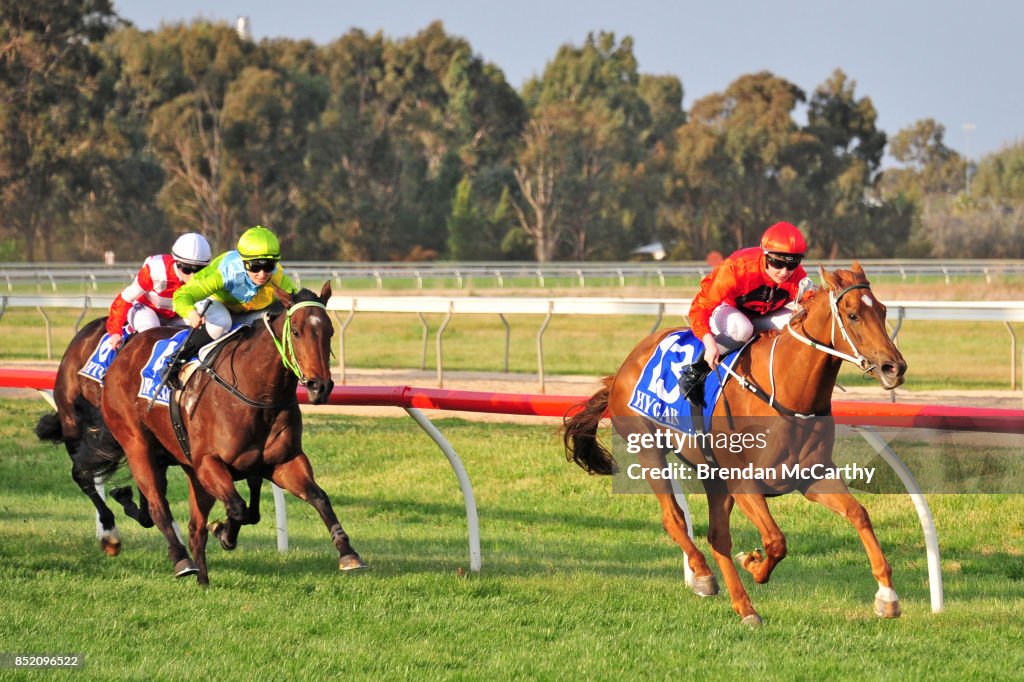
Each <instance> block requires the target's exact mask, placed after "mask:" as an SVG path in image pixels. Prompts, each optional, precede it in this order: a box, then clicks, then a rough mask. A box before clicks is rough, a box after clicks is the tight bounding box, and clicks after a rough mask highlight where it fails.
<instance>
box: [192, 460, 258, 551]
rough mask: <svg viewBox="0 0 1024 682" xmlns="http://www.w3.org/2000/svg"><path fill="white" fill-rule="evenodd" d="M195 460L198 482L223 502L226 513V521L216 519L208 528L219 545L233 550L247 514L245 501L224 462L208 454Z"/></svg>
mask: <svg viewBox="0 0 1024 682" xmlns="http://www.w3.org/2000/svg"><path fill="white" fill-rule="evenodd" d="M196 461H198V462H199V463H198V464H197V465H196V469H195V472H196V476H197V477H198V480H199V483H200V484H201V485H202V487H203V488H205V489H206V490H207V491H209V493H210V494H211V495H213V497H214V498H215V499H218V500H220V501H221V502H222V503H223V504H224V509H225V510H226V511H227V515H228V519H227V522H226V523H221V522H220V521H216V522H214V523H212V524H210V529H209V530H210V531H212V532H213V534H214V535H215V536H217V539H218V540H220V545H221V547H223V548H224V549H226V550H228V551H230V550H233V549H234V548H235V546H236V543H237V541H238V529H239V527H240V526H241V525H242V524H243V523H245V520H246V518H247V516H248V511H247V510H246V508H245V502H244V501H243V500H242V496H241V495H239V494H238V491H237V490H235V482H234V480H233V479H232V477H231V472H229V471H228V469H227V467H226V466H225V465H224V462H222V461H220V460H219V459H217V458H216V457H210V456H207V457H203V458H202V459H201V460H199V459H197V460H196Z"/></svg>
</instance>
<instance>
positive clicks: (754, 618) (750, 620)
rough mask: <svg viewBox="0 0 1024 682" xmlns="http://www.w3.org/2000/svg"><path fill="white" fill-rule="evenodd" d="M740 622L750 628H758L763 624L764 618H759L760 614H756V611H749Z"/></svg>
mask: <svg viewBox="0 0 1024 682" xmlns="http://www.w3.org/2000/svg"><path fill="white" fill-rule="evenodd" d="M740 622H741V623H743V624H744V625H747V626H749V627H752V628H759V627H761V626H762V625H764V620H763V619H762V618H761V616H759V615H757V614H756V613H751V614H750V615H748V616H743V620H741V621H740Z"/></svg>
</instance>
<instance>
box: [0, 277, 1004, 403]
mask: <svg viewBox="0 0 1024 682" xmlns="http://www.w3.org/2000/svg"><path fill="white" fill-rule="evenodd" d="M109 303H110V301H109V297H99V296H89V295H78V296H67V295H64V296H47V295H37V296H20V295H0V322H2V318H3V315H4V312H5V311H6V310H7V308H35V309H36V310H37V311H38V312H39V313H40V315H41V316H42V318H43V322H44V325H45V327H46V357H47V358H48V359H53V356H54V354H53V347H52V335H51V330H50V320H49V317H48V315H47V313H46V311H47V310H49V309H61V308H64V309H68V308H70V309H72V310H78V311H80V312H79V316H78V320H77V322H76V324H75V328H76V329H77V328H78V325H79V324H80V323H81V321H82V320H83V319H84V318H85V315H86V314H87V313H88V311H89V310H90V309H93V310H96V312H97V314H102V313H103V312H104V311H105V310H106V309H107V306H108V305H109ZM690 303H691V301H690V299H681V298H665V299H655V298H596V297H559V298H552V297H519V296H517V297H511V296H490V297H484V296H454V297H452V296H449V297H440V296H375V295H367V296H361V297H349V296H333V297H332V298H331V300H330V301H329V302H328V304H327V308H328V310H331V311H332V312H334V313H335V318H336V319H337V320H338V322H339V325H338V349H339V352H338V358H339V361H340V364H341V379H342V382H343V383H344V381H345V372H346V365H345V336H346V331H347V329H348V326H349V324H350V323H351V322H352V319H353V317H354V316H355V315H356V314H357V313H409V314H418V315H419V316H420V321H421V325H422V331H423V336H422V352H421V358H420V366H421V368H424V367H425V366H426V349H427V340H428V333H429V332H428V328H427V325H426V322H425V321H424V320H423V318H422V315H424V314H442V315H446V316H449V317H446V318H445V319H446V320H450V319H451V318H450V316H454V315H499V316H501V319H502V322H503V324H505V325H506V328H507V325H508V321H507V320H506V319H505V316H506V315H539V316H542V317H543V322H542V324H541V326H540V328H539V329H538V332H537V339H536V343H537V368H538V371H537V378H538V384H539V390H540V391H541V392H542V393H543V392H544V358H543V335H544V331H545V329H546V328H547V324H548V322H550V320H551V317H552V316H555V315H619V316H621V315H635V316H642V317H650V318H652V321H653V324H652V331H653V330H654V329H657V328H658V327H659V326H660V325H661V322H662V320H663V319H664V317H665V316H666V315H668V316H670V317H671V318H674V319H678V320H679V322H680V324H683V323H684V322H685V320H686V316H687V313H688V312H689V309H690ZM887 306H888V308H889V319H890V322H891V324H892V325H893V337H894V338H895V337H896V336H897V334H898V333H899V330H900V326H901V325H902V323H903V321H904V320H945V321H958V322H1002V323H1004V325H1005V326H1006V329H1007V331H1008V333H1009V335H1010V388H1011V390H1016V378H1017V337H1016V333H1015V331H1014V330H1013V328H1012V327H1011V326H1010V323H1012V322H1024V301H889V302H888V303H887ZM343 313H347V315H345V318H346V319H344V320H342V319H341V314H343ZM446 328H447V324H444V325H442V326H441V328H440V329H438V331H437V337H436V354H437V370H438V386H439V387H440V386H443V384H444V362H443V336H444V332H445V329H446ZM509 344H510V337H509V335H508V334H507V333H506V335H505V365H504V366H505V367H507V366H508V356H509ZM1022 371H1024V370H1022Z"/></svg>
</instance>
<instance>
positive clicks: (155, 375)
mask: <svg viewBox="0 0 1024 682" xmlns="http://www.w3.org/2000/svg"><path fill="white" fill-rule="evenodd" d="M248 326H249V325H247V324H236V325H234V326H233V327H232V328H231V331H229V332H228V333H227V334H225V335H224V336H222V337H220V338H219V339H217V340H215V341H213V342H212V343H208V344H206V345H205V346H203V347H202V348H200V349H199V354H198V357H199V358H200V359H203V358H206V356H207V355H208V354H209V353H210V351H211V350H212V349H213V348H215V347H216V346H218V345H220V344H222V343H224V342H225V341H227V340H228V339H229V338H230V337H232V336H234V335H235V334H237V333H238V332H239V330H241V329H244V328H246V327H248ZM188 332H189V330H188V329H182V330H181V331H180V332H178V333H176V334H175V335H174V336H172V337H170V338H169V339H161V340H160V341H157V342H156V343H154V344H153V350H152V352H150V354H149V359H148V360H146V364H144V365H143V366H142V370H141V371H140V372H139V374H140V376H141V377H142V381H140V382H139V397H140V398H145V399H146V400H150V399H152V400H153V402H154V403H155V404H157V405H169V404H170V399H171V388H170V387H169V386H167V385H166V384H165V385H164V386H163V387H161V388H160V394H159V395H156V397H155V398H154V397H153V396H154V395H155V394H156V389H157V387H158V386H160V375H161V374H162V373H163V371H164V367H165V366H166V365H167V363H168V362H170V361H171V358H173V357H174V354H175V353H176V352H177V350H178V347H179V346H181V344H182V343H184V342H185V337H186V336H188ZM188 367H192V363H189V365H188V366H187V367H186V369H185V370H183V371H182V380H183V381H184V380H185V377H186V376H188V375H187V374H186V373H187V372H188V371H189V369H188ZM193 369H194V367H193Z"/></svg>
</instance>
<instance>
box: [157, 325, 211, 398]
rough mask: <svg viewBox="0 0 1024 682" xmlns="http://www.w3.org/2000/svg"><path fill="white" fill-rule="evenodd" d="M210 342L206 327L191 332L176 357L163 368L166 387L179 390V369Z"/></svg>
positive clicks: (180, 386)
mask: <svg viewBox="0 0 1024 682" xmlns="http://www.w3.org/2000/svg"><path fill="white" fill-rule="evenodd" d="M211 341H213V337H212V336H210V332H208V331H206V325H200V326H198V327H196V328H195V329H194V330H193V331H192V333H191V334H190V335H189V336H188V338H186V339H185V341H184V343H182V344H181V348H180V349H178V355H177V356H176V357H175V360H174V362H172V363H168V364H167V366H166V367H165V368H164V376H165V377H166V378H167V385H168V386H170V387H171V388H173V389H174V390H176V391H178V390H181V388H182V384H181V378H180V377H179V376H178V375H179V374H181V369H182V368H183V367H184V366H185V365H186V364H188V361H189V360H191V359H192V357H193V356H194V355H195V354H196V353H198V352H199V349H200V348H202V347H203V346H205V345H206V344H208V343H210V342H211Z"/></svg>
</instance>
